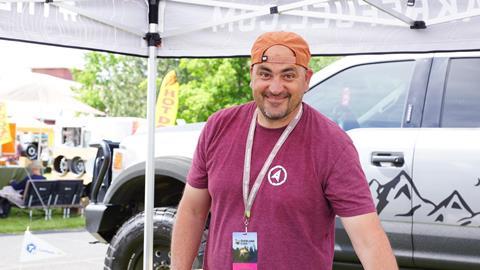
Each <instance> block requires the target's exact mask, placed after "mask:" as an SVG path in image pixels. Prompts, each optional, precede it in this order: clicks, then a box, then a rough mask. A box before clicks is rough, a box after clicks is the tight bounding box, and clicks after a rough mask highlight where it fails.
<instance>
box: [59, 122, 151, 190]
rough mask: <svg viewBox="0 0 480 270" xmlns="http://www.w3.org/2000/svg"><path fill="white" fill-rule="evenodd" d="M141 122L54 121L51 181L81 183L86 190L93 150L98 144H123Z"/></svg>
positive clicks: (91, 168)
mask: <svg viewBox="0 0 480 270" xmlns="http://www.w3.org/2000/svg"><path fill="white" fill-rule="evenodd" d="M142 122H144V119H142V118H135V117H83V118H69V119H58V120H57V121H56V123H55V141H54V145H55V146H54V148H53V150H52V152H53V153H52V157H53V158H52V165H53V166H52V167H53V171H52V174H53V175H54V176H53V177H54V178H56V179H83V181H84V184H85V185H87V187H88V186H89V184H90V183H91V180H92V172H93V161H94V159H95V155H96V152H97V148H95V147H92V145H95V144H98V143H99V142H100V141H101V140H123V139H124V138H125V137H126V136H129V135H132V134H134V133H135V132H136V130H137V128H138V127H139V126H140V125H141V124H142Z"/></svg>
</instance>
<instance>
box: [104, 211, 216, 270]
mask: <svg viewBox="0 0 480 270" xmlns="http://www.w3.org/2000/svg"><path fill="white" fill-rule="evenodd" d="M176 213H177V209H176V208H174V207H161V208H155V209H154V214H153V269H154V270H163V269H170V242H171V239H172V229H173V223H174V220H175V215H176ZM144 221H145V213H144V212H141V213H139V214H137V215H135V216H133V217H132V218H130V219H129V220H128V221H127V222H125V223H124V224H123V226H122V227H121V228H120V229H119V230H118V232H117V234H116V235H115V236H114V237H113V239H112V241H111V242H110V246H109V247H108V249H107V254H106V256H105V270H107V269H108V270H137V269H143V231H144V230H143V228H144ZM207 233H208V232H207V230H205V231H204V233H203V237H202V244H201V246H200V250H199V255H198V256H197V258H196V259H195V262H194V265H193V266H194V269H198V268H201V267H202V261H203V253H204V247H205V242H206V236H207Z"/></svg>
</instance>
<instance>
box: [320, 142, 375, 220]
mask: <svg viewBox="0 0 480 270" xmlns="http://www.w3.org/2000/svg"><path fill="white" fill-rule="evenodd" d="M325 195H326V197H327V199H328V201H329V202H330V205H331V206H332V208H333V210H334V212H335V214H336V215H338V216H340V217H352V216H357V215H363V214H367V213H371V212H375V211H376V209H375V205H374V203H373V200H372V195H371V193H370V189H369V187H368V184H367V180H366V178H365V174H364V173H363V170H362V167H361V165H360V161H359V159H358V153H357V151H356V149H355V147H354V146H353V144H352V143H348V144H347V145H346V147H345V148H344V149H343V151H342V152H341V153H340V155H339V156H338V158H337V159H336V161H335V162H334V164H333V166H332V168H331V170H330V172H329V175H328V177H327V179H326V184H325Z"/></svg>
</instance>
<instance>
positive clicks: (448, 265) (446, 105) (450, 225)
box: [413, 54, 480, 269]
mask: <svg viewBox="0 0 480 270" xmlns="http://www.w3.org/2000/svg"><path fill="white" fill-rule="evenodd" d="M479 75H480V57H478V54H477V57H463V58H436V59H435V60H434V64H433V67H432V78H434V79H435V80H432V82H431V83H430V84H429V87H428V91H427V100H426V105H425V114H424V115H425V116H424V120H423V124H422V126H423V127H425V128H422V129H421V132H420V135H419V138H418V142H417V145H416V148H415V159H414V166H413V168H414V170H413V176H414V177H413V179H414V185H415V191H416V196H414V197H413V206H414V209H415V212H414V216H413V218H414V220H413V221H414V222H413V224H414V225H413V243H414V262H415V265H417V266H419V267H434V268H436V269H437V268H438V269H480V249H479V247H480V228H479V227H480V88H479V87H480V76H479Z"/></svg>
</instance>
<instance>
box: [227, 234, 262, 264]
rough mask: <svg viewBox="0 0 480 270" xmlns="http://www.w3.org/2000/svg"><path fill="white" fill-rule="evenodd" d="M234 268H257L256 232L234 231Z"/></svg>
mask: <svg viewBox="0 0 480 270" xmlns="http://www.w3.org/2000/svg"><path fill="white" fill-rule="evenodd" d="M232 254H233V270H257V261H258V242H257V233H256V232H234V233H233V237H232Z"/></svg>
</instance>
